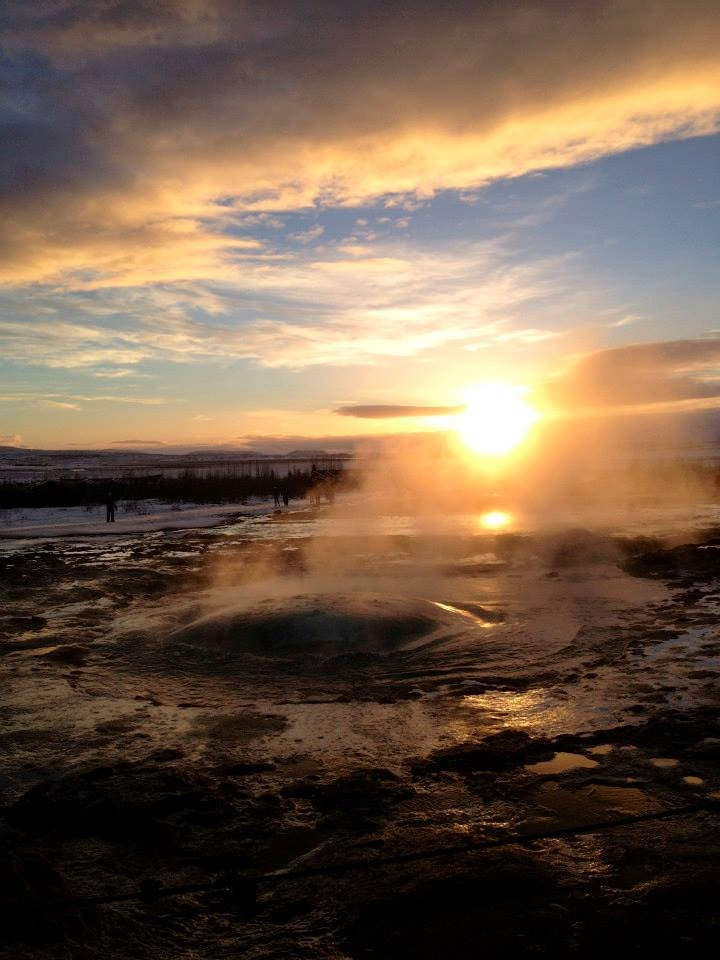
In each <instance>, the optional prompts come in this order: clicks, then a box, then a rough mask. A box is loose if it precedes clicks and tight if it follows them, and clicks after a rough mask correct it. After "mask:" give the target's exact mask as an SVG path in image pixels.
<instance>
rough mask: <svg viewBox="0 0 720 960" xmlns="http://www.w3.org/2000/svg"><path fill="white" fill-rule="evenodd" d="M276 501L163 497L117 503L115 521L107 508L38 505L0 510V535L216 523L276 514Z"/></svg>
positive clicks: (103, 532)
mask: <svg viewBox="0 0 720 960" xmlns="http://www.w3.org/2000/svg"><path fill="white" fill-rule="evenodd" d="M273 509H274V508H273V505H272V501H271V500H267V499H259V498H249V499H248V501H247V502H246V503H230V504H227V503H223V504H219V503H216V504H196V503H183V504H177V503H167V502H164V501H161V500H142V501H126V502H121V503H119V504H118V510H117V512H116V514H115V522H114V523H107V522H106V520H105V507H103V506H93V507H91V508H90V509H87V508H85V507H35V508H19V509H15V510H0V539H8V538H10V539H17V538H24V537H71V536H124V535H126V534H129V533H150V532H152V531H156V530H187V529H191V528H196V527H213V526H216V525H217V524H219V523H223V522H224V521H226V520H229V519H232V518H233V517H236V516H263V515H265V514H270V513H272V512H273Z"/></svg>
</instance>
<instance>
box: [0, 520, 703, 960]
mask: <svg viewBox="0 0 720 960" xmlns="http://www.w3.org/2000/svg"><path fill="white" fill-rule="evenodd" d="M305 522H307V524H308V525H310V524H312V536H310V528H309V526H308V527H305V526H303V524H304V523H305ZM319 546H324V548H327V547H328V546H329V547H330V549H329V550H328V549H322V550H320V549H319ZM718 547H720V540H716V539H714V537H713V532H712V531H707V532H705V534H704V535H703V536H698V535H696V534H694V535H693V536H692V537H688V540H687V542H682V538H680V540H678V538H677V537H675V538H673V539H672V540H663V539H662V538H653V539H650V538H645V539H639V538H632V539H631V538H623V537H618V536H608V535H599V534H595V533H592V532H590V531H586V530H572V531H559V532H556V533H553V534H552V535H546V536H543V537H540V536H537V535H536V536H527V537H525V536H523V537H520V536H514V537H509V536H491V535H487V534H486V535H482V536H473V537H471V538H458V537H453V538H441V537H440V538H439V537H438V536H434V537H433V538H431V539H423V538H421V537H413V536H411V535H407V534H404V533H403V534H402V535H401V534H392V535H387V534H384V535H383V536H382V537H378V538H372V539H370V538H368V537H367V536H363V537H362V538H359V537H353V536H350V535H347V534H346V533H344V534H343V536H342V537H339V536H337V535H335V534H334V533H333V529H332V525H331V524H330V525H329V526H328V527H327V528H326V529H325V530H324V531H323V530H320V531H318V529H317V524H316V523H315V520H314V519H313V518H312V517H308V518H307V520H306V519H304V518H303V516H302V515H299V516H298V517H296V518H295V519H294V520H291V519H289V518H285V519H284V520H283V522H282V524H276V523H275V522H274V521H273V519H272V518H270V519H269V520H267V521H266V522H265V523H263V524H261V523H260V522H258V523H257V524H255V525H254V526H253V527H252V531H250V529H249V528H247V527H243V526H242V524H237V525H235V526H231V527H224V528H218V529H216V530H213V531H186V532H184V533H173V534H146V535H144V536H142V537H134V538H128V539H127V540H116V541H113V542H111V543H108V542H107V541H104V540H93V541H89V540H62V541H60V540H58V541H47V542H44V543H43V542H41V543H30V542H26V543H19V544H13V545H12V546H6V548H5V549H4V550H3V552H2V554H1V555H0V572H1V573H2V580H1V583H2V586H1V587H0V591H1V593H0V601H1V604H2V606H1V608H0V675H1V680H0V682H1V683H2V687H3V691H4V693H3V698H2V703H0V755H1V756H2V758H3V763H2V768H1V772H0V791H1V794H0V804H1V809H0V893H1V897H0V912H1V913H2V927H3V933H4V936H3V943H4V946H2V947H0V956H2V957H8V958H18V960H25V958H41V960H45V958H47V960H55V958H58V960H61V958H62V960H66V958H72V960H75V958H78V960H83V958H88V960H90V958H96V957H118V958H126V957H127V958H130V957H132V958H153V960H154V958H165V957H168V958H188V960H190V958H200V957H202V958H221V957H238V956H242V957H249V958H263V960H264V958H271V957H272V958H275V957H288V958H334V960H340V958H350V960H355V958H358V960H359V958H363V957H379V958H400V957H406V956H412V957H420V958H425V957H427V958H431V957H432V958H436V957H439V956H443V957H448V958H465V957H475V956H477V955H480V954H485V955H486V956H500V955H502V956H508V955H510V956H520V955H525V954H544V955H548V956H581V955H583V956H597V957H600V956H603V957H605V956H606V955H607V954H608V952H609V951H611V950H615V951H617V950H618V949H620V948H621V947H622V948H623V949H624V950H629V951H630V952H634V953H635V955H639V954H642V953H643V952H649V951H653V952H660V951H664V952H670V951H672V952H676V953H681V954H682V955H683V956H694V955H700V953H702V954H703V955H704V954H706V953H707V952H708V951H710V950H711V949H712V948H713V946H714V945H715V944H716V943H717V938H718V923H719V922H720V919H719V916H718V910H717V902H718V893H719V892H720V890H719V887H720V867H719V866H718V864H720V859H719V858H718V852H720V817H718V813H719V812H720V810H719V809H718V805H719V803H720V765H719V764H718V760H719V759H720V714H719V713H718V698H719V695H718V684H717V677H718V657H719V656H720V622H719V621H718V616H717V610H718V602H720V577H718V568H717V561H716V555H717V550H718ZM328 558H332V559H331V560H328Z"/></svg>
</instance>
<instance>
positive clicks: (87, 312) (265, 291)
mask: <svg viewBox="0 0 720 960" xmlns="http://www.w3.org/2000/svg"><path fill="white" fill-rule="evenodd" d="M563 271H564V262H563V261H562V260H548V261H540V262H537V263H535V264H533V265H525V266H518V265H516V264H512V263H511V262H510V260H509V254H508V253H507V252H506V251H505V250H504V249H503V247H502V245H501V244H498V243H495V244H490V243H485V244H477V243H475V244H468V243H466V244H463V245H459V244H458V245H453V246H450V247H447V248H446V249H443V250H438V251H430V250H428V249H422V248H417V247H415V248H413V247H410V246H408V245H406V244H403V243H400V242H399V241H394V242H393V243H389V242H388V243H386V244H384V245H380V244H378V245H377V248H376V249H375V251H374V252H373V253H372V254H360V253H356V255H354V256H352V257H347V256H345V255H343V254H342V253H340V252H339V251H332V250H330V251H325V253H324V254H323V255H320V254H318V253H315V254H312V253H311V252H310V251H308V252H303V253H302V254H298V255H296V256H289V257H287V258H286V259H285V260H283V262H282V264H281V265H276V266H275V267H274V268H273V269H269V268H268V266H267V264H264V263H256V264H249V263H248V264H246V266H245V268H244V270H243V274H242V279H241V281H235V280H228V281H226V282H223V283H212V284H210V283H208V284H204V285H201V284H198V283H183V284H175V285H173V287H172V288H167V287H165V286H163V285H158V286H155V287H152V288H143V289H134V290H124V289H118V290H94V291H91V292H87V291H84V292H75V293H71V294H68V293H64V292H62V291H60V292H59V291H57V290H56V289H55V288H53V287H51V286H49V285H37V286H35V287H32V288H13V289H10V290H7V291H5V292H4V293H2V292H0V308H2V310H1V312H0V342H1V343H2V346H3V355H4V357H5V358H6V359H7V360H12V361H15V362H18V363H26V364H33V365H44V366H48V367H53V368H63V367H65V368H69V369H72V368H79V369H83V368H85V369H88V370H91V371H92V368H93V367H100V368H101V369H100V371H99V373H100V375H103V376H108V370H107V368H108V365H110V364H112V365H116V364H117V365H118V368H119V369H132V367H131V366H130V365H136V364H139V363H141V362H143V361H147V360H150V359H166V360H168V359H169V360H173V361H176V362H180V363H182V362H188V361H197V360H199V359H201V358H222V359H228V358H233V359H245V360H251V361H255V362H256V363H258V364H260V365H262V366H265V367H272V368H282V367H289V368H292V369H301V368H304V367H308V366H320V365H337V364H339V365H358V364H367V363H376V362H386V361H390V360H392V359H394V358H398V357H414V356H421V355H423V354H429V353H433V352H436V351H438V350H442V349H444V348H446V347H452V346H457V347H465V348H467V349H480V348H484V347H493V346H495V345H498V344H506V343H508V342H514V343H516V344H518V345H519V346H523V345H526V346H529V347H531V346H532V345H533V344H536V343H538V342H540V341H542V340H544V339H548V338H552V337H555V336H557V335H558V333H557V331H552V330H538V329H537V328H536V327H535V326H530V327H528V326H527V325H526V321H525V319H524V317H523V316H522V314H521V311H522V309H523V308H524V307H526V306H527V305H528V303H529V302H530V301H534V302H537V301H538V300H542V299H547V298H549V297H557V296H559V295H560V294H561V293H562V291H563V289H564V287H565V285H566V283H567V281H566V280H565V279H564V275H563ZM110 373H112V371H110Z"/></svg>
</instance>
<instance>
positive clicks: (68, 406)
mask: <svg viewBox="0 0 720 960" xmlns="http://www.w3.org/2000/svg"><path fill="white" fill-rule="evenodd" d="M43 406H44V407H50V409H52V410H80V404H79V403H70V402H69V401H66V400H44V401H43Z"/></svg>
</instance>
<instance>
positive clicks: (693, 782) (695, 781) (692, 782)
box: [683, 777, 705, 787]
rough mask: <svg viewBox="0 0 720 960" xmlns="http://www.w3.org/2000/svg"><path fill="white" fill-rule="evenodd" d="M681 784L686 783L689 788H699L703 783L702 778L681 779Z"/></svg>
mask: <svg viewBox="0 0 720 960" xmlns="http://www.w3.org/2000/svg"><path fill="white" fill-rule="evenodd" d="M683 783H686V784H687V785H688V786H689V787H701V786H702V785H703V784H704V783H705V781H704V780H703V778H702V777H683Z"/></svg>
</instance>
